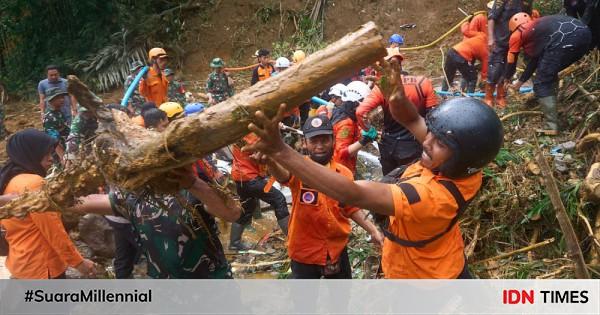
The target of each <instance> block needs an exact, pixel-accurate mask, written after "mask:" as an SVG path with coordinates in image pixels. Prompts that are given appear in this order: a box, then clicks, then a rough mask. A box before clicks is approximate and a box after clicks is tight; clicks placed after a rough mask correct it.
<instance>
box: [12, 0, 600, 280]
mask: <svg viewBox="0 0 600 315" xmlns="http://www.w3.org/2000/svg"><path fill="white" fill-rule="evenodd" d="M569 2H570V3H571V2H573V1H569ZM575 2H577V1H575ZM579 2H583V3H584V4H586V5H588V6H587V7H586V6H585V5H584V6H583V11H581V10H579V11H578V10H575V11H573V12H575V13H574V14H577V16H576V17H573V16H569V15H551V16H539V14H538V13H536V12H532V8H531V3H529V2H527V1H516V0H514V1H492V2H490V4H489V5H488V13H487V15H486V14H480V15H475V16H474V17H473V18H472V19H471V20H470V21H468V22H466V23H465V24H464V25H462V27H461V30H462V33H463V38H462V40H461V42H460V43H458V44H456V45H454V46H452V48H450V49H449V50H448V52H447V54H446V58H445V65H444V73H445V82H444V84H443V86H442V90H447V89H463V91H466V92H473V91H474V90H475V88H476V86H477V81H478V77H480V78H481V81H480V82H482V83H483V84H484V85H485V99H484V101H483V102H482V101H480V100H478V99H476V98H463V97H461V98H452V99H450V100H446V101H444V102H441V101H440V98H438V96H437V95H436V91H435V90H434V87H433V84H432V82H431V80H429V79H428V78H427V77H424V76H420V75H414V74H409V73H406V72H405V71H403V70H402V62H403V57H402V55H401V53H400V49H399V48H400V47H401V46H402V45H404V38H403V36H401V35H399V34H393V35H392V36H391V37H390V38H389V44H390V45H389V47H388V55H387V57H386V58H385V60H382V61H381V62H379V63H378V65H375V66H373V67H369V68H367V69H364V70H363V71H361V73H358V74H356V75H355V76H353V77H351V78H348V79H346V80H343V81H342V82H332V85H331V87H330V88H328V89H327V90H326V91H324V92H323V93H322V94H321V95H320V97H321V98H323V99H325V100H326V101H328V104H327V105H322V106H318V105H316V104H313V103H311V102H310V101H308V100H307V101H306V102H305V103H304V104H300V105H299V106H298V109H297V110H294V111H292V112H285V110H284V109H285V106H282V107H281V108H280V110H279V112H278V114H277V115H276V116H275V117H273V118H267V117H266V116H265V115H264V114H263V113H261V112H257V113H256V117H255V120H254V121H255V122H254V123H252V124H250V125H249V126H248V128H249V130H250V131H251V133H250V134H248V135H247V136H245V137H244V138H243V139H241V140H240V141H238V142H236V143H235V144H233V145H231V146H229V147H227V148H224V149H223V150H222V151H223V152H222V153H224V155H225V156H228V157H229V158H230V159H231V161H232V169H231V179H232V180H233V181H234V182H235V187H236V192H237V195H238V196H239V198H240V201H241V206H239V204H238V203H236V202H235V201H234V200H232V199H231V198H230V197H223V195H222V194H219V193H218V192H217V191H215V190H214V188H213V187H214V186H213V185H211V183H214V182H222V181H223V179H224V177H226V174H223V173H222V172H221V171H220V170H219V169H217V168H216V167H215V165H214V161H213V159H212V157H211V156H206V157H202V158H200V159H199V160H198V161H197V162H195V163H193V164H192V165H188V166H186V167H182V168H179V169H175V170H172V171H171V172H170V173H169V174H168V175H167V176H165V178H166V180H168V181H170V182H171V183H172V184H173V185H175V187H177V188H178V189H179V190H180V192H179V193H175V194H164V193H156V192H154V191H152V190H150V189H149V188H143V189H140V190H139V191H125V190H123V189H121V188H120V187H114V186H111V185H106V186H105V187H100V188H99V191H98V194H94V195H90V196H87V197H83V198H81V199H80V200H79V201H80V202H79V203H78V204H77V205H76V206H75V207H73V208H71V209H68V211H75V212H80V213H97V214H102V215H105V217H106V219H107V221H108V222H109V224H110V225H111V226H112V227H113V231H114V236H115V245H116V252H115V259H114V268H115V272H116V277H117V278H129V277H131V275H132V270H133V265H134V264H135V263H136V262H137V260H138V259H139V257H140V255H142V254H143V255H144V256H145V257H146V260H147V265H148V270H147V274H148V276H149V277H153V278H231V277H232V273H231V268H230V265H229V263H228V261H227V259H226V256H225V254H224V252H225V251H224V249H223V246H222V244H221V241H220V239H219V237H218V235H219V228H218V225H217V224H216V221H215V217H218V218H219V219H220V220H223V221H229V222H231V231H230V240H229V246H228V247H229V250H233V251H245V250H249V249H251V248H252V246H253V245H252V244H247V243H246V242H243V232H244V230H245V228H246V227H248V226H249V224H250V223H251V221H252V218H253V213H254V212H255V211H256V209H257V208H258V207H259V202H258V201H259V200H262V201H264V202H266V203H268V204H269V205H270V207H271V208H272V209H273V210H274V212H275V216H276V217H277V223H278V226H279V228H280V229H281V231H282V233H283V234H284V235H286V236H287V250H288V256H289V257H290V259H291V275H292V278H296V279H310V278H351V277H352V273H351V265H350V261H349V258H348V252H347V245H348V240H349V235H350V233H351V230H352V229H351V221H354V222H355V223H356V224H357V225H358V226H360V228H362V229H364V230H365V231H366V232H367V233H368V234H369V235H370V237H371V239H372V241H373V242H374V243H376V244H377V245H379V246H382V260H381V265H382V270H383V274H384V276H385V277H386V278H470V277H471V275H470V273H469V270H468V266H467V262H466V260H465V257H464V253H463V250H464V243H463V239H462V236H461V232H460V229H459V227H458V224H457V221H458V218H459V217H460V215H461V214H462V213H463V212H464V211H465V210H466V208H467V207H468V205H469V202H470V201H471V200H472V199H473V198H474V197H475V196H476V194H477V192H478V191H479V189H480V187H481V184H482V171H481V170H482V168H483V167H484V166H485V165H487V163H489V162H490V161H491V160H493V158H494V157H495V156H496V154H497V153H498V151H499V149H500V147H501V146H502V141H503V129H502V124H501V122H500V120H499V118H498V114H497V112H498V111H502V110H503V108H504V107H505V106H506V104H507V99H506V91H507V88H513V89H515V90H518V89H519V88H520V87H521V85H522V84H523V83H524V82H526V81H528V80H529V79H530V78H531V76H532V74H533V73H536V75H535V78H534V79H533V90H534V92H535V95H536V97H537V98H538V100H539V102H540V104H541V105H542V110H543V112H544V123H545V126H544V128H541V129H540V132H542V133H544V134H546V135H549V136H551V135H556V134H558V122H559V120H558V116H557V111H556V106H557V105H556V95H557V86H556V84H557V82H558V73H559V72H560V71H561V70H563V69H565V68H566V67H568V66H569V65H571V64H573V63H574V62H576V61H577V60H579V59H580V58H581V57H582V56H583V55H584V54H585V53H586V52H587V51H588V50H589V49H592V48H593V47H594V46H597V45H598V42H597V41H598V34H597V33H592V31H590V27H588V26H587V25H589V23H590V21H597V20H598V13H597V12H595V13H594V12H591V13H590V12H589V11H586V10H588V9H589V8H590V7H591V4H590V3H595V5H597V2H598V1H595V2H594V1H579ZM565 5H566V4H565ZM567 12H571V11H569V10H567ZM594 14H595V15H594ZM579 18H581V20H580V19H579ZM521 50H523V52H524V54H525V57H526V58H525V59H526V66H525V70H524V71H523V73H522V74H521V76H520V77H519V78H518V79H517V80H516V81H514V82H511V80H512V78H513V75H514V73H515V70H516V65H517V60H518V59H517V57H518V55H519V53H520V52H521ZM255 57H256V59H257V62H258V64H257V65H256V67H254V69H253V71H252V78H251V84H252V85H254V84H256V83H258V82H260V81H264V80H267V79H268V78H270V77H271V76H276V75H278V74H279V73H281V72H284V71H286V69H287V68H289V67H290V66H292V65H293V64H297V63H301V62H303V60H304V58H305V57H306V55H305V53H304V52H303V51H301V50H298V51H296V52H294V53H293V56H292V58H291V59H292V60H291V61H290V60H289V59H288V58H286V57H284V56H281V57H279V58H277V59H276V60H275V62H272V59H271V56H270V51H269V50H267V49H259V50H258V51H257V52H256V53H255ZM168 60H169V59H168V55H167V52H166V51H165V50H164V49H162V48H153V49H151V50H150V51H149V53H148V60H147V64H144V63H142V62H139V61H136V62H133V63H132V64H131V75H130V76H129V77H128V78H127V80H126V82H125V84H124V86H125V89H128V88H129V87H130V86H131V85H132V84H136V85H137V86H135V88H134V92H133V93H132V95H131V97H130V99H129V100H128V101H127V102H126V104H127V106H126V107H124V106H118V105H109V108H111V109H113V110H121V111H124V112H126V113H128V114H129V115H130V117H131V118H132V123H135V124H138V125H140V126H142V127H144V128H147V129H150V130H154V131H155V132H164V130H165V129H166V128H167V127H168V125H169V123H171V122H172V121H174V120H176V119H180V118H182V117H185V116H192V115H197V114H198V113H200V112H202V111H203V110H204V108H205V106H213V105H214V104H218V103H220V102H223V101H226V100H227V99H228V98H229V97H232V96H233V95H234V88H233V86H234V84H233V81H232V80H231V78H230V77H229V76H228V73H227V72H226V69H225V62H224V61H223V60H222V59H221V58H214V59H213V60H212V61H211V62H210V67H211V68H212V70H213V71H212V72H211V73H210V74H209V76H208V79H207V82H206V92H207V96H208V103H207V104H206V105H205V104H201V103H194V102H192V103H188V104H185V102H186V100H187V98H186V91H185V88H184V87H183V85H182V84H181V83H180V82H178V81H177V80H175V79H174V72H173V71H172V70H171V69H169V68H167V64H168ZM476 61H479V63H480V67H478V66H476ZM146 67H147V68H146ZM140 71H145V73H144V74H143V75H141V79H140V80H139V82H136V77H138V74H139V72H140ZM456 71H459V72H460V73H461V75H462V78H463V79H464V84H461V86H460V87H454V77H455V72H456ZM478 72H480V76H479V75H478ZM382 76H386V78H387V80H386V82H388V84H382V83H381V82H382V81H380V80H379V79H380V78H381V77H382ZM66 85H67V81H66V80H65V79H63V78H61V77H60V74H59V72H58V69H57V67H55V66H48V68H47V79H45V80H43V81H41V82H40V83H39V86H38V91H39V95H40V109H41V113H42V120H43V129H44V131H38V130H35V129H26V130H23V131H20V132H17V133H15V134H14V135H12V136H11V137H10V138H9V139H8V141H7V154H8V158H9V159H8V162H7V164H6V165H5V166H4V167H3V168H2V169H1V170H0V188H1V189H2V191H3V196H1V197H0V203H6V202H8V201H9V200H12V199H13V198H15V197H16V196H17V195H18V194H20V193H23V192H25V191H32V190H37V189H40V187H42V185H43V183H44V177H45V176H47V175H48V173H49V172H50V171H51V169H52V168H53V167H59V168H60V167H61V165H63V166H64V165H65V164H66V163H69V162H71V161H73V160H75V159H76V158H77V157H78V156H81V155H82V154H88V153H89V150H90V148H89V146H87V144H89V143H90V142H91V141H92V140H93V138H94V136H95V131H96V129H97V127H98V123H97V121H96V118H95V117H94V115H93V114H91V113H90V112H88V111H87V110H86V109H85V108H84V107H78V106H77V100H76V99H75V98H74V97H73V96H72V95H70V94H69V93H68V92H67V89H66ZM378 106H381V107H382V111H383V129H382V130H379V131H378V130H377V129H376V128H375V126H373V125H372V123H371V121H370V119H369V113H371V112H372V111H373V110H374V109H376V108H377V107H378ZM299 128H300V129H301V131H300V132H298V129H299ZM282 130H292V131H295V133H296V134H301V135H302V137H301V138H293V139H292V141H287V140H286V141H284V140H285V139H284V138H282V136H281V131H282ZM373 142H377V147H378V149H379V152H380V161H381V167H382V172H383V174H384V175H385V176H384V178H383V180H382V181H380V182H375V181H366V180H356V179H357V174H356V159H357V154H358V151H359V150H361V149H362V148H364V147H365V146H368V145H369V144H370V143H373ZM275 182H279V183H280V184H281V185H283V186H287V187H289V189H290V190H291V193H292V203H291V209H288V205H287V202H286V198H285V196H284V195H283V193H282V192H281V191H280V190H278V189H277V188H275V186H273V184H274V183H275ZM224 198H225V199H224ZM363 209H366V210H369V211H370V212H371V214H372V218H373V220H371V219H369V215H368V214H369V213H368V212H367V211H365V210H363ZM0 226H1V227H2V230H3V231H4V232H3V236H4V238H5V240H6V242H7V246H6V247H7V248H8V259H7V267H8V269H9V270H10V272H11V273H12V276H13V277H15V278H20V279H40V278H64V277H65V271H66V269H67V267H73V268H76V269H77V270H79V271H80V272H81V273H82V274H83V275H84V276H89V277H93V276H94V275H95V272H96V270H95V264H94V263H93V262H92V261H90V260H88V259H84V258H83V257H82V256H81V255H80V253H79V252H78V250H77V248H76V247H75V246H74V245H73V242H72V241H71V240H70V239H69V235H68V234H67V232H66V231H65V229H64V227H63V226H62V223H61V218H60V215H59V213H58V212H41V213H29V214H27V215H26V216H25V217H24V218H9V219H3V220H2V221H0ZM0 241H1V240H0ZM0 247H2V246H0Z"/></svg>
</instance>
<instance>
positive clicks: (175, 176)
mask: <svg viewBox="0 0 600 315" xmlns="http://www.w3.org/2000/svg"><path fill="white" fill-rule="evenodd" d="M170 175H171V176H169V177H170V179H169V180H171V181H174V182H176V183H177V184H179V186H180V187H181V188H183V189H186V190H187V191H189V192H190V193H191V194H192V195H193V196H194V197H196V198H198V199H199V200H200V201H202V203H204V205H205V206H206V211H207V212H208V213H210V214H212V215H214V216H217V217H219V218H222V219H224V220H227V221H229V222H233V221H235V220H237V219H238V218H239V217H240V214H241V213H242V209H241V207H240V205H239V203H237V202H235V201H234V200H233V199H231V197H229V196H226V197H225V196H221V194H219V193H217V192H216V191H215V189H214V188H212V187H210V186H209V185H208V183H206V182H205V181H203V180H201V179H200V178H198V176H196V174H194V172H193V171H192V166H191V165H189V166H188V167H182V168H178V169H174V170H172V171H171V173H170ZM224 198H225V199H224Z"/></svg>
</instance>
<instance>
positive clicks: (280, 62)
mask: <svg viewBox="0 0 600 315" xmlns="http://www.w3.org/2000/svg"><path fill="white" fill-rule="evenodd" d="M289 67H290V60H289V59H287V58H285V57H279V58H277V60H275V68H289Z"/></svg>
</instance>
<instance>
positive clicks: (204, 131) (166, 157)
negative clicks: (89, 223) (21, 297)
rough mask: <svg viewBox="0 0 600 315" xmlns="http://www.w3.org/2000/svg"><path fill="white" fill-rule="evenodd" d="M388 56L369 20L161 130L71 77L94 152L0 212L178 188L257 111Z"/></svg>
mask: <svg viewBox="0 0 600 315" xmlns="http://www.w3.org/2000/svg"><path fill="white" fill-rule="evenodd" d="M385 55H386V50H385V47H384V42H383V38H382V36H381V34H380V33H379V31H378V29H377V26H376V25H375V24H374V23H373V22H369V23H367V24H365V25H363V26H362V27H361V28H360V29H358V30H357V31H355V32H353V33H350V34H348V35H346V36H344V37H343V38H342V39H340V40H339V41H337V42H335V43H333V44H331V45H329V46H327V47H326V48H325V49H323V50H321V51H319V52H317V53H315V54H313V55H311V56H309V57H308V58H306V59H305V60H304V61H303V62H301V63H299V64H297V65H294V66H292V67H290V68H289V69H287V70H285V71H283V72H281V73H279V75H277V76H275V77H271V78H269V79H267V80H265V81H262V82H259V83H257V84H255V85H254V86H252V87H250V88H248V89H246V90H244V91H242V92H240V93H239V94H237V95H235V96H234V97H232V98H230V99H228V100H227V101H225V102H222V103H220V104H218V105H215V106H213V107H210V108H208V109H207V110H205V111H204V112H203V113H201V114H200V115H197V116H195V117H186V118H184V119H181V120H178V121H175V122H173V123H171V124H170V125H169V127H168V128H167V130H165V131H164V132H163V133H158V132H154V131H149V130H146V129H143V128H140V127H138V126H135V125H134V124H132V123H131V121H130V120H129V118H128V117H127V116H126V115H124V114H123V113H120V112H118V111H115V110H113V111H112V112H110V111H108V110H107V109H106V108H105V107H104V106H103V105H102V101H101V100H100V99H99V98H98V97H97V96H96V95H94V94H93V93H92V92H91V91H90V90H89V89H88V88H87V86H85V85H84V84H83V83H81V82H80V81H79V80H78V79H77V78H76V77H74V76H69V92H70V93H71V94H73V95H74V96H75V97H76V98H77V100H78V101H79V102H80V105H82V106H84V107H86V108H88V109H89V110H91V111H92V112H94V113H96V115H97V117H98V118H99V121H100V126H101V128H100V130H101V131H100V132H99V135H98V137H97V138H96V140H95V141H94V143H93V148H94V150H93V151H94V154H93V155H92V156H87V157H86V158H87V160H88V162H89V163H87V164H86V163H84V162H83V161H79V162H76V163H71V166H69V168H68V169H67V170H65V171H64V172H63V173H62V174H60V175H59V176H57V177H54V178H49V179H48V181H47V183H46V185H45V186H44V188H43V189H42V191H41V192H30V193H27V194H25V195H23V196H22V197H21V198H19V199H17V200H14V201H13V202H11V203H9V204H7V205H6V206H4V207H2V208H0V219H1V218H6V217H7V216H11V215H23V214H25V213H26V212H27V211H45V210H57V208H65V207H68V206H72V205H73V204H74V202H75V199H76V197H78V196H82V195H86V194H89V193H91V192H94V191H95V189H97V187H98V186H99V185H100V184H101V183H103V182H104V181H106V182H109V183H111V184H113V185H116V186H118V187H121V188H124V189H127V190H131V191H135V190H136V189H139V188H141V187H145V186H148V185H149V186H150V187H151V188H152V189H154V190H155V191H159V192H170V191H174V190H176V188H177V187H172V185H171V184H169V183H167V182H166V181H165V180H164V177H165V173H166V172H168V171H169V170H171V169H173V168H176V167H179V166H182V165H186V164H189V163H190V162H193V161H195V160H196V159H197V158H198V157H202V156H204V155H206V154H208V153H211V152H213V151H215V150H217V149H219V148H221V147H223V146H226V145H228V144H231V143H233V142H235V141H236V140H238V139H239V138H241V137H243V136H244V135H245V134H247V133H248V129H247V126H248V124H249V123H250V122H251V121H252V119H253V114H254V113H255V112H256V111H257V110H262V111H263V112H265V114H266V115H267V116H272V115H274V114H275V113H276V112H277V109H278V107H279V105H280V104H281V103H286V104H287V105H288V108H289V109H292V108H294V107H296V106H299V105H300V104H301V103H302V102H304V101H305V100H307V99H309V98H310V97H311V96H313V95H316V94H317V93H319V92H320V91H322V90H323V89H325V88H327V87H329V86H330V85H332V84H333V83H335V82H337V81H339V80H341V79H343V78H345V77H348V76H350V75H351V74H353V73H356V72H357V71H358V70H359V69H361V68H363V67H365V66H367V65H369V64H372V63H374V62H375V61H377V60H380V59H381V58H383V57H384V56H385Z"/></svg>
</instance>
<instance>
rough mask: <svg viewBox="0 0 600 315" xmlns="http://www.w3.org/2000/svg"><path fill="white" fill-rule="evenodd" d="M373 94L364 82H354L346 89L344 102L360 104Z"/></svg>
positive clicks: (343, 97)
mask: <svg viewBox="0 0 600 315" xmlns="http://www.w3.org/2000/svg"><path fill="white" fill-rule="evenodd" d="M369 93H371V89H370V88H369V86H368V85H367V84H366V83H364V82H362V81H352V82H350V83H349V84H348V86H347V87H346V93H344V96H342V101H344V102H348V101H350V102H360V101H362V100H363V99H364V98H365V97H367V95H369Z"/></svg>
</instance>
